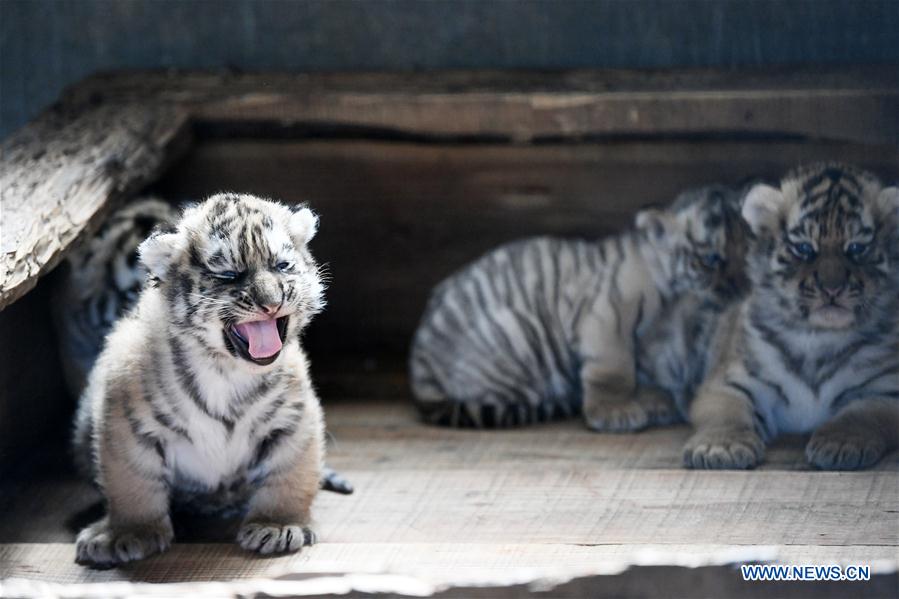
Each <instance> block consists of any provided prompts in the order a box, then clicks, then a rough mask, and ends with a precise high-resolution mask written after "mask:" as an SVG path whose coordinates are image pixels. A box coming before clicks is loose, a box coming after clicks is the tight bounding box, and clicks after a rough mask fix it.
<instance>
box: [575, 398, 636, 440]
mask: <svg viewBox="0 0 899 599" xmlns="http://www.w3.org/2000/svg"><path fill="white" fill-rule="evenodd" d="M584 420H585V421H586V423H587V426H588V427H590V428H591V429H593V430H595V431H599V432H603V433H631V432H634V431H639V430H641V429H644V428H646V427H647V426H649V425H650V424H651V422H652V419H651V415H650V413H649V412H648V411H647V410H646V408H645V407H644V406H643V405H641V404H639V403H637V401H635V400H633V399H630V398H612V397H603V398H601V399H598V400H596V401H591V402H585V403H584Z"/></svg>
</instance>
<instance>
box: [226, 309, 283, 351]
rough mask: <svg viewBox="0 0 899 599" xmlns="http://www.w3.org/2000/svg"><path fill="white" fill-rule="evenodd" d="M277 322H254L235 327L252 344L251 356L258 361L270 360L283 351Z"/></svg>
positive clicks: (273, 320) (272, 320)
mask: <svg viewBox="0 0 899 599" xmlns="http://www.w3.org/2000/svg"><path fill="white" fill-rule="evenodd" d="M277 322H278V321H276V320H275V319H270V320H254V321H253V322H242V323H240V324H238V325H234V328H235V329H236V330H237V332H238V334H239V335H240V336H241V337H243V338H244V339H246V340H247V342H248V343H249V344H250V355H251V356H253V357H254V358H257V359H259V358H268V357H271V356H274V355H275V354H276V353H278V352H279V351H281V337H280V336H279V335H278V324H277Z"/></svg>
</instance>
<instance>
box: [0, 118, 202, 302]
mask: <svg viewBox="0 0 899 599" xmlns="http://www.w3.org/2000/svg"><path fill="white" fill-rule="evenodd" d="M186 123H187V119H186V114H185V113H184V112H182V111H180V110H178V109H177V108H175V107H173V106H170V105H166V104H157V103H153V102H147V103H141V104H100V105H97V106H94V107H91V108H88V109H86V110H83V111H82V110H74V111H70V110H68V109H66V108H65V107H57V108H56V109H51V110H50V111H48V112H46V113H45V114H44V115H43V116H41V117H40V118H39V119H38V120H37V121H35V122H33V123H31V124H30V125H29V126H28V127H26V128H24V129H22V130H21V131H19V132H18V133H17V134H15V135H13V136H12V137H11V138H9V139H8V140H7V141H5V142H4V143H3V146H2V159H0V214H2V221H0V238H2V239H0V309H2V308H3V307H5V306H6V305H8V304H10V303H11V302H13V301H15V300H16V299H17V298H19V297H21V296H22V295H23V294H24V293H26V292H27V291H28V290H30V289H31V288H33V287H34V285H35V283H36V281H37V279H38V277H39V276H41V275H42V274H44V273H46V272H48V271H49V270H50V269H52V268H53V266H55V265H56V263H57V262H58V261H59V260H60V258H61V257H62V255H63V252H64V251H65V250H66V249H67V248H68V247H69V246H70V245H71V244H72V242H73V241H74V240H75V239H76V238H77V237H78V236H79V235H80V234H81V233H82V232H84V231H85V230H88V231H89V230H91V229H92V228H93V227H94V226H95V225H96V223H98V222H99V219H100V218H102V216H103V214H105V212H106V210H108V209H109V208H110V207H111V206H113V205H115V203H116V202H117V201H118V200H120V199H122V198H124V197H127V196H128V195H130V194H133V193H134V192H135V191H136V190H137V189H139V188H140V187H142V186H144V185H146V184H147V183H149V182H150V181H152V180H153V179H155V178H156V177H157V176H158V175H159V174H160V172H161V171H162V168H163V166H165V165H166V164H168V163H169V161H171V160H173V159H174V158H176V156H177V150H178V149H179V148H180V147H181V146H180V145H179V144H178V142H180V141H183V140H184V138H183V134H184V133H185V132H186V131H187V130H186V128H185V125H186Z"/></svg>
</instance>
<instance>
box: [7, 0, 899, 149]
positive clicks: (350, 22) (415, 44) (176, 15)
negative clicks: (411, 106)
mask: <svg viewBox="0 0 899 599" xmlns="http://www.w3.org/2000/svg"><path fill="white" fill-rule="evenodd" d="M796 64H821V65H845V64H896V65H897V67H899V0H856V1H853V0H842V1H841V0H717V1H716V0H589V1H581V0H557V1H531V0H520V1H513V0H479V1H472V0H450V1H436V0H435V1H424V0H367V1H350V0H308V1H286V0H256V1H254V0H217V1H212V0H177V1H175V0H0V70H2V73H0V75H2V76H0V136H5V135H7V134H8V133H10V132H11V131H12V130H14V129H16V128H17V127H19V126H21V125H22V124H24V123H25V122H26V121H27V120H28V119H30V118H31V117H33V116H34V115H35V114H36V113H37V112H38V111H39V110H40V109H41V108H43V107H44V106H46V105H47V104H49V103H50V102H52V101H53V100H54V99H55V98H56V97H57V96H58V95H59V93H60V91H61V90H62V88H63V87H64V86H66V85H68V84H70V83H73V82H74V81H77V80H78V79H81V78H83V77H85V76H86V75H88V74H90V73H92V72H94V71H97V70H103V69H116V68H151V67H165V68H169V67H173V68H199V69H217V68H229V67H230V68H236V69H243V70H383V69H393V70H411V69H444V68H538V69H550V68H574V67H623V68H664V67H705V66H715V67H760V66H774V65H796Z"/></svg>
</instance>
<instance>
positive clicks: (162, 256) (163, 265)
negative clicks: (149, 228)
mask: <svg viewBox="0 0 899 599" xmlns="http://www.w3.org/2000/svg"><path fill="white" fill-rule="evenodd" d="M182 246H183V242H182V238H181V236H180V235H178V233H170V232H164V231H158V232H156V233H153V234H152V235H150V237H148V238H147V239H146V240H144V242H143V243H141V244H140V245H139V246H138V247H137V253H138V255H139V256H140V261H141V262H142V263H143V265H144V266H146V267H147V270H148V271H150V276H152V277H153V278H155V279H160V280H162V279H164V278H165V273H166V271H168V269H169V266H171V265H172V263H173V262H174V261H175V259H176V258H177V256H178V255H179V254H180V252H181V251H182V249H183V247H182Z"/></svg>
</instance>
